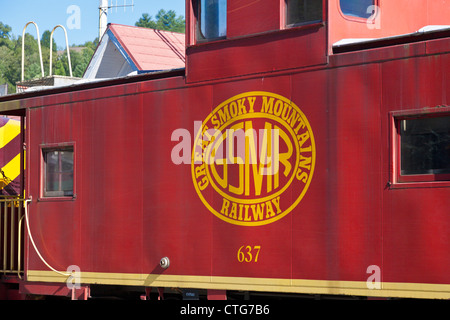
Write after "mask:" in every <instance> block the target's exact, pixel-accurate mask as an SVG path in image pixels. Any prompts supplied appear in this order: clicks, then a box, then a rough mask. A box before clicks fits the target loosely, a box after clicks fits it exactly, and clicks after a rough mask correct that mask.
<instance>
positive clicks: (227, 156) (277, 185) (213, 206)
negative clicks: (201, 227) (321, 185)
mask: <svg viewBox="0 0 450 320" xmlns="http://www.w3.org/2000/svg"><path fill="white" fill-rule="evenodd" d="M315 161H316V148H315V143H314V136H313V132H312V130H311V127H310V125H309V122H308V119H307V118H306V117H305V115H304V114H303V112H302V111H301V110H300V109H299V108H298V107H297V106H296V105H295V104H294V103H293V102H291V101H290V100H288V99H286V98H284V97H282V96H280V95H277V94H274V93H269V92H260V91H255V92H246V93H243V94H240V95H237V96H234V97H232V98H230V99H228V100H227V101H225V102H223V103H222V104H220V105H219V106H218V107H217V108H215V109H214V111H213V112H211V114H210V115H209V116H208V117H207V118H206V119H205V121H203V123H202V125H201V128H198V130H197V132H196V137H195V140H194V146H193V152H192V164H191V170H192V179H193V182H194V186H195V189H196V191H197V194H198V195H199V197H200V199H201V201H202V202H203V204H204V205H205V206H206V207H207V208H208V209H209V210H210V211H211V212H212V213H213V214H214V215H216V216H217V217H218V218H220V219H222V220H223V221H226V222H228V223H232V224H236V225H242V226H259V225H265V224H269V223H272V222H274V221H277V220H279V219H281V218H282V217H284V216H286V215H287V214H288V213H289V212H291V211H292V210H293V209H294V208H295V207H296V206H297V205H298V203H299V202H300V201H301V200H302V198H303V196H304V195H305V193H306V191H307V190H308V187H309V184H310V183H311V179H312V176H313V172H314V165H315Z"/></svg>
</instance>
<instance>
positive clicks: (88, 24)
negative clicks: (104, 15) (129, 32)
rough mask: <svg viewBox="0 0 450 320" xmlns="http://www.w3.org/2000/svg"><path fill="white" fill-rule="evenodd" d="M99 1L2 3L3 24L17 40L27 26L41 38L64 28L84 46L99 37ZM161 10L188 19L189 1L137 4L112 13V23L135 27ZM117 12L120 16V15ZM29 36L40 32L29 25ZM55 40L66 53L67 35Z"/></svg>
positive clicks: (57, 34)
mask: <svg viewBox="0 0 450 320" xmlns="http://www.w3.org/2000/svg"><path fill="white" fill-rule="evenodd" d="M111 1H112V3H113V5H115V4H116V1H117V5H123V4H124V3H125V2H126V4H131V1H132V0H108V2H109V3H110V4H111ZM98 7H99V0H0V21H1V22H3V23H4V24H7V25H9V26H11V27H12V33H13V35H14V36H15V37H18V36H21V35H22V31H23V28H24V26H25V25H26V23H27V22H29V21H34V22H36V24H37V25H38V27H39V32H40V35H41V36H42V33H43V32H44V31H45V30H50V31H51V30H52V29H53V28H54V27H55V26H56V25H59V24H61V25H63V26H64V27H65V28H66V30H67V34H68V38H69V45H72V44H83V43H85V42H86V41H92V40H94V39H95V38H96V37H97V36H98V15H99V10H98ZM160 9H165V10H174V11H175V12H176V13H177V16H179V15H183V16H184V15H185V0H134V8H133V9H131V8H129V7H128V8H126V11H125V12H124V8H117V9H110V11H109V13H108V22H111V23H120V24H125V25H134V24H135V22H136V21H138V20H139V18H140V17H141V16H142V14H143V13H148V14H150V15H151V16H152V17H155V15H156V13H157V12H158V11H159V10H160ZM116 10H117V12H116ZM26 32H27V33H30V34H32V35H33V36H35V37H36V29H35V28H34V26H33V25H29V26H28V28H27V31H26ZM54 39H55V41H56V44H57V46H58V48H61V49H65V47H66V43H65V38H64V32H63V31H62V29H60V28H59V29H57V30H56V31H55V33H54Z"/></svg>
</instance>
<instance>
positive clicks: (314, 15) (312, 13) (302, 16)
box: [286, 0, 323, 25]
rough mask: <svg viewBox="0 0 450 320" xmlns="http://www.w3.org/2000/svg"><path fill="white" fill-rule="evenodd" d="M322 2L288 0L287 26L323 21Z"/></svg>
mask: <svg viewBox="0 0 450 320" xmlns="http://www.w3.org/2000/svg"><path fill="white" fill-rule="evenodd" d="M322 3H323V1H322V0H287V13H286V24H287V25H296V24H305V23H311V22H318V21H322V16H323V14H322Z"/></svg>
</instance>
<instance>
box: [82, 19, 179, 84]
mask: <svg viewBox="0 0 450 320" xmlns="http://www.w3.org/2000/svg"><path fill="white" fill-rule="evenodd" d="M184 67H185V35H184V34H182V33H175V32H170V31H162V30H155V29H149V28H141V27H134V26H126V25H119V24H108V28H107V29H106V32H105V33H104V35H103V37H102V38H101V40H100V43H99V44H98V47H97V50H96V52H95V53H94V56H93V57H92V59H91V61H90V63H89V65H88V67H87V68H86V71H85V73H84V76H83V79H105V78H117V77H124V76H127V75H133V74H140V73H146V72H156V71H163V70H172V69H180V68H184Z"/></svg>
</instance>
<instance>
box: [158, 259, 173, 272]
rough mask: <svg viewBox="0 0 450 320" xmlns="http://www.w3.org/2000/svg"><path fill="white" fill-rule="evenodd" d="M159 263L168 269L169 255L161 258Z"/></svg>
mask: <svg viewBox="0 0 450 320" xmlns="http://www.w3.org/2000/svg"><path fill="white" fill-rule="evenodd" d="M159 265H160V266H161V268H163V269H167V268H168V267H169V266H170V260H169V258H167V257H164V258H161V260H160V261H159Z"/></svg>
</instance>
